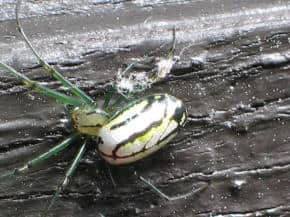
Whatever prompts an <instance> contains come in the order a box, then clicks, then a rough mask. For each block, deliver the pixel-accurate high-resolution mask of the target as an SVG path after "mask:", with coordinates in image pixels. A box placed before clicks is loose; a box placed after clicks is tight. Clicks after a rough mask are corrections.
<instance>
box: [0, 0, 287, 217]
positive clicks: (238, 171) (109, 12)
mask: <svg viewBox="0 0 290 217" xmlns="http://www.w3.org/2000/svg"><path fill="white" fill-rule="evenodd" d="M0 6H1V7H0V8H1V9H0V15H1V16H0V19H1V23H0V61H1V62H5V63H7V64H9V65H11V66H13V67H15V68H17V69H18V70H23V72H24V73H25V74H26V75H27V76H29V77H31V78H33V79H35V80H37V81H41V82H43V83H42V84H45V85H47V86H48V87H51V88H54V89H57V90H59V91H64V89H63V88H62V87H61V86H60V84H59V82H55V81H53V80H52V79H51V78H50V77H49V76H47V75H46V74H45V73H44V72H43V71H42V69H41V68H40V67H39V65H38V64H37V63H36V61H35V58H34V57H33V56H32V54H31V53H30V51H29V50H28V49H27V48H26V47H25V45H24V42H23V41H22V39H21V38H20V36H19V34H18V33H17V32H16V30H15V21H14V20H13V19H14V1H9V0H5V1H3V2H1V3H0ZM23 11H25V13H23V15H22V16H23V18H24V19H23V26H24V29H25V31H26V32H27V33H28V36H29V37H30V38H31V40H32V43H33V44H34V45H35V46H36V48H37V49H38V50H39V51H40V53H41V54H42V55H43V56H44V57H45V59H46V60H48V61H49V62H50V63H52V64H53V65H57V67H58V68H59V69H60V71H61V72H62V73H63V74H64V75H65V76H67V77H68V78H69V79H70V81H72V82H73V83H75V84H76V85H78V86H79V87H81V88H83V89H84V90H85V91H86V92H87V93H89V94H90V95H91V96H92V97H94V98H95V99H101V98H102V91H103V89H104V87H105V85H106V84H107V83H108V82H110V81H111V80H112V79H113V78H114V76H115V75H116V73H117V70H118V69H119V68H120V67H123V66H124V65H125V64H127V63H130V62H132V58H142V57H144V56H146V55H156V56H158V55H164V54H165V53H166V51H167V50H168V48H169V46H168V43H169V42H170V41H171V31H172V27H173V26H175V27H176V35H177V54H178V53H180V52H181V51H182V50H183V52H182V55H181V60H180V62H179V63H178V64H176V65H174V67H173V70H172V73H171V75H170V76H169V78H168V79H167V80H166V81H164V82H161V83H159V84H156V85H155V86H154V87H153V88H152V89H151V90H149V91H148V92H146V93H145V94H150V93H170V94H172V95H174V96H176V97H178V98H180V99H182V100H183V101H184V102H185V104H186V106H187V110H188V114H189V118H188V122H187V124H186V126H185V128H184V130H183V131H182V132H181V133H180V134H179V135H178V136H177V138H176V139H175V140H174V141H173V142H172V143H171V144H170V145H169V146H168V147H167V148H165V149H164V150H162V151H160V152H158V153H156V154H155V155H153V156H152V157H150V158H148V159H146V160H144V161H141V162H138V163H136V164H132V165H128V166H121V167H112V168H111V170H112V173H113V176H114V179H115V181H116V182H117V186H116V188H114V187H113V184H112V182H111V180H110V177H109V174H108V170H107V167H106V165H105V164H104V162H103V161H102V160H101V159H100V158H99V157H98V155H97V153H95V150H94V146H93V143H92V146H91V147H90V150H89V152H88V153H87V155H86V157H85V159H84V160H83V161H82V163H81V165H80V168H79V169H78V172H77V174H76V175H75V178H74V179H73V181H72V183H71V185H70V186H69V187H68V188H67V190H66V191H65V192H64V193H63V194H62V195H61V198H60V200H59V201H58V203H57V204H56V205H55V206H54V207H53V209H52V210H51V212H50V214H51V216H97V215H98V213H99V212H101V213H103V215H104V216H106V217H109V216H112V217H113V216H153V217H155V216H162V217H165V216H200V217H205V216H242V217H243V216H257V215H259V216H288V215H290V214H289V212H290V206H289V200H290V191H289V186H290V179H289V177H290V176H289V175H290V153H289V150H290V149H289V147H290V136H289V129H290V127H289V126H290V88H289V84H290V71H289V70H290V43H289V41H290V5H289V2H288V1H270V0H269V1H263V2H261V1H242V2H241V1H226V0H220V1H213V2H208V1H87V2H86V3H84V2H83V1H73V2H72V3H69V2H65V3H64V2H63V1H42V2H38V3H35V2H33V1H29V3H26V4H25V5H24V7H23ZM2 12H3V13H2ZM184 48H186V49H184ZM67 135H68V130H67V129H66V127H65V124H64V109H63V108H62V106H60V105H58V104H57V103H55V102H54V101H52V100H48V99H46V98H44V97H41V96H40V95H38V94H35V93H33V92H31V91H27V90H26V89H25V88H23V87H22V85H21V84H20V83H19V82H17V81H16V80H15V79H14V78H11V77H10V76H9V75H8V74H7V73H5V72H4V71H1V72H0V172H4V171H6V170H8V169H11V168H13V167H15V166H20V165H22V162H24V161H27V160H29V159H31V158H32V157H34V156H37V154H39V153H42V152H44V151H45V150H47V149H48V148H50V147H52V146H53V145H54V144H56V143H57V142H58V141H61V140H62V139H63V138H65V137H66V136H67ZM77 147H78V145H77V144H76V145H75V146H74V147H73V148H72V149H70V150H68V151H67V152H66V153H65V154H64V155H61V156H60V157H57V158H55V159H52V160H50V161H49V162H48V163H45V164H43V165H41V166H40V167H39V168H37V169H35V170H33V171H32V172H31V173H29V174H28V175H25V176H21V177H18V178H17V179H7V180H2V181H1V182H0V216H1V217H2V216H3V217H4V216H38V215H39V213H40V212H41V210H43V209H44V208H45V206H46V205H47V201H48V200H49V199H50V198H51V196H52V194H53V193H54V190H55V188H56V186H57V185H58V184H59V183H60V182H61V181H62V178H63V175H64V172H65V170H66V168H67V167H68V166H69V163H70V161H71V159H72V157H73V156H74V153H75V152H76V150H77ZM135 170H136V171H138V173H139V174H140V175H142V176H144V177H146V178H149V179H150V180H151V181H152V182H153V183H154V184H155V185H157V186H158V187H160V188H161V189H162V190H164V191H165V192H166V193H168V194H172V195H176V194H179V193H185V192H188V191H190V189H192V187H193V186H196V185H198V184H199V183H203V182H206V183H208V184H209V187H208V188H207V189H206V190H205V191H203V192H201V193H199V194H198V195H195V196H191V197H188V198H187V199H185V200H178V201H173V202H167V201H165V200H163V199H161V198H159V197H158V196H157V195H155V194H154V193H152V192H151V191H150V190H149V188H148V187H146V186H145V185H143V184H142V183H141V182H140V181H138V180H137V179H136V177H135V176H134V171H135Z"/></svg>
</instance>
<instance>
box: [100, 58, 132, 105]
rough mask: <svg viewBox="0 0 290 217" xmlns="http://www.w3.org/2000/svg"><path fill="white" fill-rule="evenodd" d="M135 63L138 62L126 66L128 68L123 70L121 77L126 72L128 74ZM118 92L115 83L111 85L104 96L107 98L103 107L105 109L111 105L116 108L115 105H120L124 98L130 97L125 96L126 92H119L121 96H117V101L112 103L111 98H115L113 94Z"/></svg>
mask: <svg viewBox="0 0 290 217" xmlns="http://www.w3.org/2000/svg"><path fill="white" fill-rule="evenodd" d="M135 64H136V62H134V63H131V64H130V65H128V66H127V67H126V69H125V70H123V71H122V72H121V77H122V76H126V74H127V73H128V72H129V71H130V70H131V69H132V68H133V67H134V65H135ZM116 93H118V91H117V89H116V88H115V87H114V85H113V84H112V85H111V86H110V88H109V90H108V91H107V93H106V94H105V96H104V98H105V100H104V103H103V108H104V109H107V108H108V107H109V106H110V107H112V108H114V107H115V106H118V105H119V104H120V103H121V102H122V101H123V100H124V99H126V98H128V97H126V96H124V94H122V93H118V94H119V95H121V96H119V98H117V99H116V100H115V102H114V103H113V104H111V105H110V102H111V99H112V98H113V96H114V95H115V94H116ZM122 95H123V97H122Z"/></svg>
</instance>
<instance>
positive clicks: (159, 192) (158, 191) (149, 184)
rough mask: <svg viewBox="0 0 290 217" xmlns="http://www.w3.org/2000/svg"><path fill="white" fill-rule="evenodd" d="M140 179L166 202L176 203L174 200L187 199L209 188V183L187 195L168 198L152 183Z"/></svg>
mask: <svg viewBox="0 0 290 217" xmlns="http://www.w3.org/2000/svg"><path fill="white" fill-rule="evenodd" d="M139 179H140V180H141V181H142V182H144V183H145V184H146V185H148V186H149V187H150V188H151V189H152V190H153V191H154V192H155V193H157V194H158V195H159V196H160V197H162V198H164V199H165V200H168V201H174V200H180V199H185V198H187V197H189V196H191V195H194V194H197V193H199V192H201V191H203V190H205V189H206V187H207V186H208V184H207V183H204V184H203V185H202V186H200V187H199V188H197V189H194V190H192V191H190V192H188V193H186V194H183V195H178V196H174V197H172V196H168V195H166V194H164V193H163V192H162V191H161V190H159V189H158V188H157V187H156V186H154V185H153V184H152V183H151V182H150V181H148V180H146V179H145V178H143V177H142V176H139Z"/></svg>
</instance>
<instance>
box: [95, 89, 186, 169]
mask: <svg viewBox="0 0 290 217" xmlns="http://www.w3.org/2000/svg"><path fill="white" fill-rule="evenodd" d="M185 120H186V110H185V107H184V105H183V103H182V101H180V100H179V99H177V98H175V97H173V96H171V95H168V94H158V95H151V96H147V97H145V98H143V99H139V100H136V101H134V102H132V103H129V104H128V105H127V106H125V107H124V108H123V109H122V110H120V111H118V112H117V113H116V114H115V115H113V116H112V118H110V120H109V121H108V123H107V124H105V125H104V126H103V127H102V128H101V129H100V131H99V137H100V138H101V143H100V144H99V146H98V149H99V152H100V154H101V156H102V157H103V158H104V159H105V160H107V161H108V162H109V163H111V164H126V163H131V162H134V161H137V160H139V159H142V158H144V157H146V156H148V155H150V154H151V153H153V152H155V151H157V150H159V149H160V148H162V147H163V146H164V145H165V144H167V143H168V142H169V141H170V140H171V139H172V138H173V137H174V136H175V135H176V133H177V131H178V129H179V128H180V127H181V126H183V125H184V123H185Z"/></svg>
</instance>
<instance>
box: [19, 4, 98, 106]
mask: <svg viewBox="0 0 290 217" xmlns="http://www.w3.org/2000/svg"><path fill="white" fill-rule="evenodd" d="M20 6H21V0H18V1H17V5H16V10H15V12H16V25H17V30H18V31H19V32H20V34H21V35H22V37H23V38H24V41H25V43H26V44H27V45H28V47H29V48H30V49H31V51H32V52H33V54H34V55H35V57H36V58H37V60H38V62H39V63H40V64H41V65H42V66H43V67H44V69H45V70H46V71H47V72H48V73H49V74H50V75H52V76H53V77H54V78H55V79H57V80H58V81H60V82H61V83H62V84H63V85H64V86H65V87H67V88H68V89H69V90H70V91H71V92H72V93H73V94H75V95H76V96H78V97H80V98H81V99H82V100H83V101H84V102H85V103H86V104H95V101H94V100H93V99H92V98H91V97H89V96H88V95H87V94H86V93H85V92H83V91H82V90H81V89H79V88H78V87H76V86H75V85H73V84H72V83H71V82H70V81H68V80H67V79H66V78H65V77H63V75H62V74H60V73H59V72H58V71H57V70H55V69H54V68H53V67H52V66H50V65H49V64H48V63H47V62H46V61H45V60H43V59H42V58H41V57H40V55H39V54H38V52H37V51H36V50H35V49H34V47H33V46H32V44H31V42H30V41H29V39H28V38H27V36H26V34H25V32H24V31H23V28H22V25H21V23H20V20H19V10H20Z"/></svg>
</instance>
